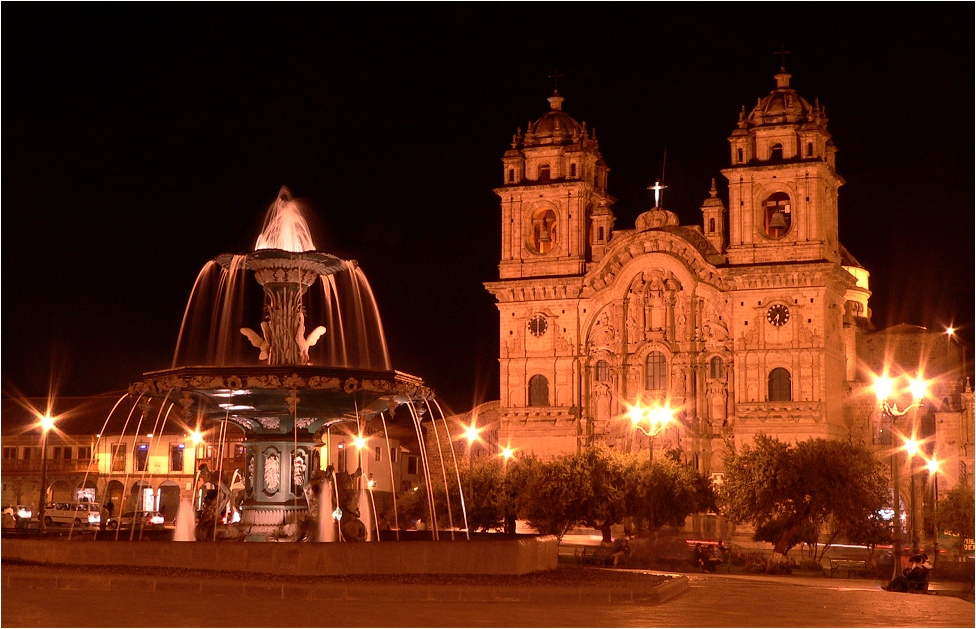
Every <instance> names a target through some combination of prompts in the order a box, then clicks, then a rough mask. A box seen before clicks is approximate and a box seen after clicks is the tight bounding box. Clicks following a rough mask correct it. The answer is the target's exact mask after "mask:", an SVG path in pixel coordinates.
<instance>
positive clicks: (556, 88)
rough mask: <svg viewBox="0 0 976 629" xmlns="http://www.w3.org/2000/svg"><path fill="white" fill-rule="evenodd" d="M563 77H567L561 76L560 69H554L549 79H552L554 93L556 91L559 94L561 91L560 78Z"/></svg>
mask: <svg viewBox="0 0 976 629" xmlns="http://www.w3.org/2000/svg"><path fill="white" fill-rule="evenodd" d="M562 76H565V75H563V74H559V68H553V69H552V74H550V75H549V78H550V79H552V91H554V92H558V91H559V86H558V83H559V77H562Z"/></svg>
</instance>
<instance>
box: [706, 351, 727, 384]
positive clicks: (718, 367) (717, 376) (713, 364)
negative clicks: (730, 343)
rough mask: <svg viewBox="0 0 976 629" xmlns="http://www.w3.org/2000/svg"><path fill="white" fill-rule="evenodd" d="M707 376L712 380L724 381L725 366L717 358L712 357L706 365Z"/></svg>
mask: <svg viewBox="0 0 976 629" xmlns="http://www.w3.org/2000/svg"><path fill="white" fill-rule="evenodd" d="M708 376H709V377H710V378H712V379H713V380H724V379H725V364H724V363H723V362H722V359H721V358H719V357H718V356H713V357H712V360H711V361H709V363H708Z"/></svg>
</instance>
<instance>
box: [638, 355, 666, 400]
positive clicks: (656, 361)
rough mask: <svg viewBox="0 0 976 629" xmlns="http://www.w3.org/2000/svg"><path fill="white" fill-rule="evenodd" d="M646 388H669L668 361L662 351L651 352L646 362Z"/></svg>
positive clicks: (652, 389) (649, 389)
mask: <svg viewBox="0 0 976 629" xmlns="http://www.w3.org/2000/svg"><path fill="white" fill-rule="evenodd" d="M644 372H645V380H644V388H645V389H647V390H648V391H663V390H665V389H667V388H668V378H667V374H668V362H667V360H665V358H664V354H662V353H661V352H651V353H650V354H648V355H647V361H646V362H645V363H644Z"/></svg>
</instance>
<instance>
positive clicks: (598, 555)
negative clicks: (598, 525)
mask: <svg viewBox="0 0 976 629" xmlns="http://www.w3.org/2000/svg"><path fill="white" fill-rule="evenodd" d="M617 550H618V549H615V548H614V547H613V546H611V545H608V544H600V545H599V546H583V547H581V548H577V549H576V553H575V554H576V561H577V562H578V563H580V564H596V565H598V566H612V565H613V555H614V553H616V552H617ZM625 559H626V555H624V556H622V557H621V558H620V562H621V563H622V562H623V561H624V560H625Z"/></svg>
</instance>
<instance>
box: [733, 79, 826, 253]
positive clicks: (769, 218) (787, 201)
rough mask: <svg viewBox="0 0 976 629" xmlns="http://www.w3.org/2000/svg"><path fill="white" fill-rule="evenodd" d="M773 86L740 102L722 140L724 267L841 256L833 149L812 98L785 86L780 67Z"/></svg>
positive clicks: (787, 81) (820, 110)
mask: <svg viewBox="0 0 976 629" xmlns="http://www.w3.org/2000/svg"><path fill="white" fill-rule="evenodd" d="M775 78H776V89H774V90H773V91H771V92H770V93H769V95H768V96H766V97H765V98H760V99H759V101H758V102H757V104H756V106H755V107H754V108H753V109H752V111H751V112H750V113H749V114H748V115H747V114H746V111H745V107H743V108H742V111H741V113H740V114H739V122H738V125H737V128H736V129H735V131H733V132H732V136H731V137H730V138H729V144H730V145H731V149H732V154H731V158H732V164H731V166H729V167H728V168H725V169H723V170H722V174H723V175H724V176H725V177H726V178H727V179H728V180H729V246H728V260H729V263H730V264H732V265H740V264H763V263H781V262H810V261H821V260H822V261H830V262H839V261H840V259H841V254H840V245H839V242H838V234H837V192H838V189H839V188H840V186H842V185H843V184H844V180H843V179H842V178H841V177H840V175H838V174H837V172H836V171H835V169H834V168H835V157H836V152H837V149H836V148H835V147H834V144H833V142H832V141H831V137H830V133H828V132H827V116H826V113H825V110H824V108H823V107H821V106H820V103H819V101H814V104H813V105H811V104H810V103H809V102H807V101H806V100H805V99H804V98H803V97H801V96H800V95H799V94H797V92H796V91H795V90H794V89H792V88H791V87H790V78H791V75H790V74H788V73H787V72H786V69H785V67H783V66H780V71H779V73H778V74H776V76H775Z"/></svg>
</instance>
